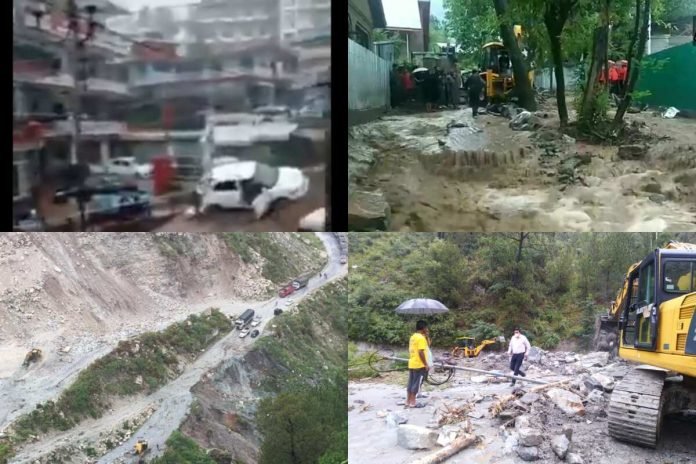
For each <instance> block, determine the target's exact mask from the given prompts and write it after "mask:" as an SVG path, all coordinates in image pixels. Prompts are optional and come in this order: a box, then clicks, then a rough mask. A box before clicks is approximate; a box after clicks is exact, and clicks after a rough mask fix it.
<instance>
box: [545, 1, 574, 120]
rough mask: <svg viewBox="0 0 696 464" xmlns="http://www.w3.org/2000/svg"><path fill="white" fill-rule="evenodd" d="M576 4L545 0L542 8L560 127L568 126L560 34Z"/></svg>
mask: <svg viewBox="0 0 696 464" xmlns="http://www.w3.org/2000/svg"><path fill="white" fill-rule="evenodd" d="M577 2H578V0H546V1H545V8H544V24H545V25H546V30H547V31H548V35H549V44H550V45H551V57H552V58H553V68H554V74H555V76H556V105H557V107H558V117H559V118H560V120H561V127H565V126H566V125H568V108H567V106H566V101H565V77H564V74H563V49H562V47H561V34H562V33H563V28H564V27H565V25H566V22H567V21H568V17H569V15H570V13H571V11H572V10H573V8H575V6H576V5H577Z"/></svg>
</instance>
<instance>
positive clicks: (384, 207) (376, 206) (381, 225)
mask: <svg viewBox="0 0 696 464" xmlns="http://www.w3.org/2000/svg"><path fill="white" fill-rule="evenodd" d="M390 217H391V208H390V207H389V204H388V203H387V201H386V200H385V199H384V195H383V194H382V192H380V191H374V192H366V191H356V192H353V194H352V195H351V196H350V200H349V202H348V225H349V228H350V230H352V231H358V232H369V231H375V230H387V229H389V221H390Z"/></svg>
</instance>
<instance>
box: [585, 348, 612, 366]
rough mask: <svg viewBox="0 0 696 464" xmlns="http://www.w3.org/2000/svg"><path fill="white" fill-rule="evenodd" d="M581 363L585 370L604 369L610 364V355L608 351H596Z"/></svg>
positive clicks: (587, 355) (586, 356)
mask: <svg viewBox="0 0 696 464" xmlns="http://www.w3.org/2000/svg"><path fill="white" fill-rule="evenodd" d="M579 363H580V365H581V366H582V367H584V368H590V367H603V366H606V365H607V364H608V363H609V353H607V352H606V351H595V352H594V353H589V354H586V355H585V356H583V357H581V358H580V361H579Z"/></svg>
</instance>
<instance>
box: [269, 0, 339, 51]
mask: <svg viewBox="0 0 696 464" xmlns="http://www.w3.org/2000/svg"><path fill="white" fill-rule="evenodd" d="M280 10H281V16H280V38H281V40H283V41H290V42H297V41H304V40H311V39H315V38H317V37H320V36H325V37H329V36H330V33H331V1H330V0H280Z"/></svg>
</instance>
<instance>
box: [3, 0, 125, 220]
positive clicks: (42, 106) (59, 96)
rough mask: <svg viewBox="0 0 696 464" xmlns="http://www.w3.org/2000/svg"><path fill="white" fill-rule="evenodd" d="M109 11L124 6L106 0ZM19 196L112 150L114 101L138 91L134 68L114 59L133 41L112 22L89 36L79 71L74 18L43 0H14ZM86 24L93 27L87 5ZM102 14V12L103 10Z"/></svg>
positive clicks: (23, 199)
mask: <svg viewBox="0 0 696 464" xmlns="http://www.w3.org/2000/svg"><path fill="white" fill-rule="evenodd" d="M99 3H100V4H101V5H102V6H103V7H104V11H99V13H98V15H97V16H95V19H97V20H99V19H103V17H104V15H107V14H116V13H122V12H123V11H122V10H120V9H119V8H118V7H116V6H114V5H113V4H111V3H110V2H107V1H102V2H99ZM13 6H14V11H13V21H14V28H13V64H12V68H13V174H14V175H13V179H14V182H13V187H14V189H13V199H14V202H15V206H16V207H17V209H22V206H23V205H24V206H26V205H28V204H31V203H32V188H33V187H34V186H38V185H41V184H42V183H43V181H44V176H45V175H46V174H47V173H49V172H51V171H56V170H57V169H58V168H59V167H60V166H63V165H67V164H70V163H75V162H76V161H78V160H77V154H78V153H79V154H80V158H81V159H80V161H83V162H95V161H96V162H98V161H100V160H102V161H103V160H106V159H108V157H109V147H110V137H111V136H112V135H114V134H115V132H116V131H117V130H118V129H119V125H118V123H116V122H114V121H113V120H112V118H111V115H110V108H111V107H113V106H114V105H117V104H119V102H124V101H126V100H128V99H129V98H130V92H129V89H128V86H127V84H126V81H125V78H126V76H125V75H124V74H123V73H122V72H120V71H119V70H118V69H114V68H112V67H110V66H109V65H108V61H109V60H111V59H113V58H114V57H118V56H125V54H127V53H128V49H129V44H128V42H127V41H125V40H123V38H121V37H120V36H118V35H115V34H112V33H111V32H110V31H108V30H100V31H99V33H98V34H97V35H95V37H94V39H93V40H90V41H88V42H86V45H85V47H84V50H83V52H82V53H81V55H80V58H81V59H80V60H78V61H77V66H78V69H77V71H76V74H77V76H78V79H77V80H76V79H74V76H73V74H74V73H73V70H72V69H71V64H70V60H69V56H68V47H67V46H66V36H67V35H68V20H67V18H66V16H65V14H64V12H63V11H59V10H57V9H56V10H55V11H52V10H51V9H48V8H46V7H45V6H44V4H43V2H35V1H28V0H15V1H14V2H13ZM81 15H82V19H81V21H80V25H79V27H80V30H81V31H82V32H84V31H85V30H86V29H87V25H86V22H87V18H86V17H85V16H86V15H85V13H84V12H82V13H81ZM99 15H101V16H99ZM78 91H79V93H80V94H81V98H80V100H81V102H82V108H81V111H80V114H79V115H78V117H79V118H80V120H81V122H82V126H83V127H82V129H83V130H82V133H83V137H82V143H81V144H80V146H79V147H75V146H74V145H72V146H71V141H72V139H73V137H72V134H73V133H74V132H73V124H72V123H71V121H70V118H72V117H73V115H72V114H71V113H69V109H70V108H71V107H72V104H71V103H72V102H73V98H74V95H75V92H78Z"/></svg>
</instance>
